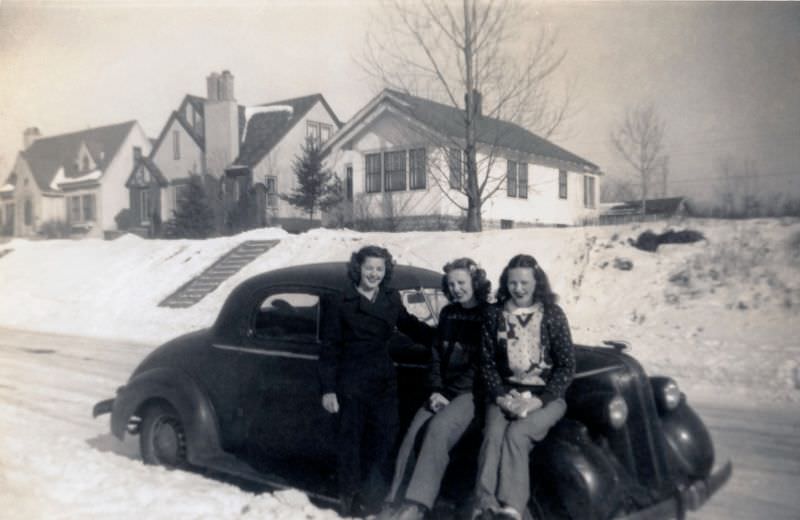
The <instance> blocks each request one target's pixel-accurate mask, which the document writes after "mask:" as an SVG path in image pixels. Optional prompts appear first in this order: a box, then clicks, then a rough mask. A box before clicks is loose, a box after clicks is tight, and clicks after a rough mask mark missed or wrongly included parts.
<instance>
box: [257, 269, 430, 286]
mask: <svg viewBox="0 0 800 520" xmlns="http://www.w3.org/2000/svg"><path fill="white" fill-rule="evenodd" d="M441 277H442V275H441V274H440V273H437V272H436V271H432V270H430V269H425V268H422V267H413V266H409V265H396V266H395V267H394V271H393V273H392V279H391V280H390V281H389V287H392V288H394V289H412V288H417V287H434V288H436V287H440V284H441ZM347 283H348V277H347V263H346V262H321V263H316V264H304V265H296V266H291V267H284V268H281V269H275V270H273V271H268V272H265V273H262V274H259V275H256V276H253V277H252V278H249V279H247V280H246V281H244V282H242V285H244V284H254V285H258V286H264V285H306V286H313V287H320V288H324V289H332V290H341V289H342V288H343V287H344V286H345V285H346V284H347Z"/></svg>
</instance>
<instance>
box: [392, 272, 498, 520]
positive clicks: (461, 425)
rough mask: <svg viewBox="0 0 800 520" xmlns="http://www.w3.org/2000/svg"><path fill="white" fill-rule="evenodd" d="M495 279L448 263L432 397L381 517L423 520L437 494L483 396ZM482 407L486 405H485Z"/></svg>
mask: <svg viewBox="0 0 800 520" xmlns="http://www.w3.org/2000/svg"><path fill="white" fill-rule="evenodd" d="M491 285H492V284H491V282H490V281H489V280H487V279H486V271H484V270H483V269H481V268H480V267H478V265H477V264H476V263H475V261H474V260H472V259H470V258H459V259H457V260H454V261H452V262H450V263H448V264H447V265H445V266H444V276H442V289H443V290H444V294H445V296H447V299H448V300H450V302H451V303H450V304H449V305H447V306H445V307H444V308H443V309H442V311H441V313H440V314H439V326H438V328H437V333H436V339H435V340H434V344H433V348H432V349H431V367H430V370H429V378H428V380H429V386H430V391H431V394H430V397H429V398H428V401H427V403H425V405H424V406H422V407H421V408H420V409H419V411H418V412H417V414H416V415H415V416H414V419H413V420H412V421H411V425H410V426H409V428H408V431H407V432H406V436H405V438H404V439H403V444H402V445H401V446H400V451H399V453H398V455H397V463H396V465H395V473H394V480H393V482H392V487H391V490H390V491H389V495H388V496H387V498H386V501H387V502H388V504H387V506H386V508H385V510H384V511H383V512H382V513H381V515H380V516H379V518H381V519H383V518H391V519H392V520H422V518H423V517H424V516H425V513H426V511H429V510H430V509H431V508H432V507H433V504H434V501H435V500H436V496H437V495H438V494H439V487H440V485H441V481H442V477H443V476H444V473H445V470H446V469H447V465H448V463H449V461H450V457H449V452H450V450H451V449H452V448H453V446H455V444H456V443H457V442H458V440H459V439H460V438H461V436H462V435H463V434H464V432H465V431H466V430H467V427H468V426H469V425H470V423H471V422H472V420H473V418H474V417H475V400H476V399H477V400H478V401H479V402H482V401H483V397H477V398H474V397H473V392H475V394H476V395H477V396H480V395H481V393H480V388H481V385H479V384H478V382H477V377H476V375H477V374H478V371H479V367H478V360H479V357H480V354H479V351H480V339H481V327H482V324H483V314H484V313H485V311H486V308H487V299H488V297H489V291H490V290H491ZM481 410H482V409H481ZM425 424H427V425H428V428H427V430H426V432H425V436H424V439H423V441H422V447H421V449H420V452H419V456H418V458H417V461H416V464H415V465H414V466H413V468H414V470H413V473H412V475H411V479H410V481H409V482H408V486H407V487H406V489H405V493H403V494H402V502H401V503H400V505H399V508H397V509H396V510H393V508H392V506H393V505H395V502H396V501H398V499H400V498H401V497H400V496H398V495H399V494H400V487H401V485H402V483H403V481H404V478H405V476H406V470H407V469H408V467H409V461H410V459H412V458H413V451H414V445H415V443H416V439H417V436H418V434H419V432H420V430H421V429H422V427H423V426H425Z"/></svg>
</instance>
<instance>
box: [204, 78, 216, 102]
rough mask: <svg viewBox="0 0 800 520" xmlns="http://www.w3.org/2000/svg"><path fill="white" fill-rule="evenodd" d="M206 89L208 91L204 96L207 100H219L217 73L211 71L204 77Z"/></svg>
mask: <svg viewBox="0 0 800 520" xmlns="http://www.w3.org/2000/svg"><path fill="white" fill-rule="evenodd" d="M206 90H207V92H208V95H207V96H206V97H207V98H208V100H209V101H218V100H219V74H217V73H216V72H212V73H211V74H209V75H208V77H207V78H206Z"/></svg>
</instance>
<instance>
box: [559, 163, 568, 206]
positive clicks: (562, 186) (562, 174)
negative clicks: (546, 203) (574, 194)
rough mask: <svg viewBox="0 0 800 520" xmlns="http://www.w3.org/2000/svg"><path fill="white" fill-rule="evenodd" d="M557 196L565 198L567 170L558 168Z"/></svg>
mask: <svg viewBox="0 0 800 520" xmlns="http://www.w3.org/2000/svg"><path fill="white" fill-rule="evenodd" d="M558 198H559V199H566V198H567V170H558Z"/></svg>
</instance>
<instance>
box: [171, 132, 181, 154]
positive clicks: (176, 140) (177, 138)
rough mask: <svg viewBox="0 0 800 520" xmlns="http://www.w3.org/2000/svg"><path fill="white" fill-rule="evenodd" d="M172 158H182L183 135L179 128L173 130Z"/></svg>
mask: <svg viewBox="0 0 800 520" xmlns="http://www.w3.org/2000/svg"><path fill="white" fill-rule="evenodd" d="M172 158H173V159H180V158H181V135H180V132H179V131H177V130H173V131H172Z"/></svg>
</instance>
